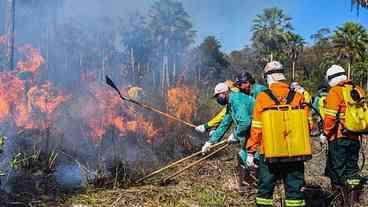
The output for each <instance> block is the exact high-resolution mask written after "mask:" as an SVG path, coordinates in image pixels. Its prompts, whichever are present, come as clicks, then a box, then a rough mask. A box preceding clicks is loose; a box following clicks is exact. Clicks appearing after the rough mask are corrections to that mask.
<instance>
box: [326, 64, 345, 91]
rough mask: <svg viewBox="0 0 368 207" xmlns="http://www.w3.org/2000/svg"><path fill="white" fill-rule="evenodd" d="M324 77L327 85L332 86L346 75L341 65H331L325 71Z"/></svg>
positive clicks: (343, 79)
mask: <svg viewBox="0 0 368 207" xmlns="http://www.w3.org/2000/svg"><path fill="white" fill-rule="evenodd" d="M326 79H327V81H328V85H330V86H331V87H333V86H336V85H337V84H339V83H340V82H342V81H345V80H347V79H348V77H347V76H346V74H345V69H344V68H343V67H341V66H340V65H332V66H331V67H330V68H329V69H327V71H326Z"/></svg>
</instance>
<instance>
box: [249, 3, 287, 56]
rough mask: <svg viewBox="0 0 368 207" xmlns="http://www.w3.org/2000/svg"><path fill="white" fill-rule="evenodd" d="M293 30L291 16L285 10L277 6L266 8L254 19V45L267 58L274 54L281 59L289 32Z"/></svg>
mask: <svg viewBox="0 0 368 207" xmlns="http://www.w3.org/2000/svg"><path fill="white" fill-rule="evenodd" d="M292 30H293V27H292V25H291V18H290V17H288V16H286V15H285V14H284V12H283V10H281V9H279V8H277V7H273V8H269V9H265V10H263V13H262V14H259V15H257V16H256V18H255V19H254V20H253V27H252V31H253V36H252V41H253V47H254V48H256V49H257V50H258V51H259V53H260V54H261V55H262V56H264V57H266V58H268V56H269V55H271V54H272V55H273V57H274V58H275V59H280V56H281V54H282V53H283V51H284V50H285V48H286V47H287V44H288V37H289V34H288V32H289V31H292Z"/></svg>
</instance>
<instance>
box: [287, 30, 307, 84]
mask: <svg viewBox="0 0 368 207" xmlns="http://www.w3.org/2000/svg"><path fill="white" fill-rule="evenodd" d="M287 38H288V39H287V48H286V49H287V51H286V54H288V57H290V59H291V61H292V73H293V74H292V77H293V80H294V79H295V63H296V61H297V60H298V57H299V56H300V54H301V53H302V52H303V49H304V45H305V41H304V38H303V37H302V36H300V35H298V34H295V33H292V32H287Z"/></svg>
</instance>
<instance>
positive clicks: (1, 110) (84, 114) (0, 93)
mask: <svg viewBox="0 0 368 207" xmlns="http://www.w3.org/2000/svg"><path fill="white" fill-rule="evenodd" d="M4 39H5V40H6V38H5V37H3V36H0V44H1V42H2V41H4ZM18 51H19V52H20V53H22V55H23V58H22V59H21V60H20V61H18V62H17V68H16V71H12V72H1V73H0V122H2V123H4V122H7V121H13V122H14V123H15V125H16V126H17V127H18V128H25V129H36V128H37V129H45V128H46V127H48V126H49V122H53V121H55V120H56V118H57V115H59V113H57V112H58V111H60V110H57V109H58V108H59V107H61V106H65V107H71V106H69V105H66V103H75V102H77V103H76V104H77V105H78V103H79V105H80V110H79V111H78V115H77V116H78V117H77V118H80V119H81V122H82V125H83V126H84V127H86V128H87V129H89V133H88V134H89V137H90V138H92V139H94V140H99V139H101V138H102V137H103V136H104V134H105V133H106V130H107V129H109V128H111V127H113V128H115V129H116V130H117V135H118V136H120V137H123V136H127V135H129V134H130V133H136V134H139V135H142V136H144V137H145V138H147V142H152V141H154V139H155V138H156V137H158V135H159V133H160V129H159V128H156V127H155V126H154V124H153V122H152V121H149V120H147V119H145V118H144V116H143V115H142V114H140V113H139V111H137V108H134V107H132V106H130V105H128V104H127V103H124V102H122V100H121V99H120V98H119V96H117V95H116V93H115V91H113V90H111V88H106V87H107V86H105V85H101V84H99V83H98V82H96V81H94V80H93V78H91V77H92V76H88V78H85V79H83V82H85V84H83V85H85V86H86V87H87V90H88V91H89V94H91V96H88V97H89V98H86V97H87V96H80V95H79V94H78V95H75V96H73V95H72V94H65V93H64V92H63V91H61V90H59V89H57V88H56V87H55V86H53V84H52V83H51V82H44V83H41V84H40V83H38V84H36V82H35V81H33V80H34V77H35V76H37V75H39V73H37V71H38V70H39V69H40V66H41V65H42V64H44V62H45V61H44V59H43V57H42V56H41V54H40V51H39V50H38V49H36V48H32V47H31V46H30V45H25V46H23V47H20V48H18ZM22 72H29V74H30V75H31V77H32V79H31V80H30V79H24V78H23V79H22V78H21V77H22V76H20V74H23V73H22ZM23 77H24V76H23ZM86 77H87V76H86ZM123 93H124V94H125V95H126V93H127V92H126V91H123ZM79 98H82V99H79ZM85 99H89V101H87V102H85ZM78 101H80V102H78ZM50 124H52V123H50Z"/></svg>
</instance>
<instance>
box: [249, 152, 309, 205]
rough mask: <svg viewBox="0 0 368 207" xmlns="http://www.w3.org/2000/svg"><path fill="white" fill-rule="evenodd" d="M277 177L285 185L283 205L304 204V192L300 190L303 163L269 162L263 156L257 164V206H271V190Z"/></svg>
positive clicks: (302, 178)
mask: <svg viewBox="0 0 368 207" xmlns="http://www.w3.org/2000/svg"><path fill="white" fill-rule="evenodd" d="M279 179H282V180H283V182H284V185H285V192H286V200H285V206H305V200H304V193H303V192H301V191H300V190H301V188H302V187H303V186H304V163H303V162H289V163H277V164H269V163H267V162H266V161H265V159H264V157H263V156H261V157H260V159H259V165H258V192H257V197H256V204H257V206H272V201H273V199H272V197H273V191H274V188H275V185H276V181H277V180H279Z"/></svg>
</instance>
